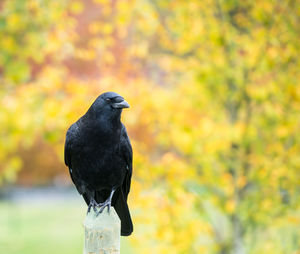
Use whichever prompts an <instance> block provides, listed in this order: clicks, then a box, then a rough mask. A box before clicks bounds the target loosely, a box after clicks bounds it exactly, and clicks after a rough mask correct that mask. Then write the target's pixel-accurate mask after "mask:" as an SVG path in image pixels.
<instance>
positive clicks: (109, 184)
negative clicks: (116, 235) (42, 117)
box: [64, 92, 133, 236]
mask: <svg viewBox="0 0 300 254" xmlns="http://www.w3.org/2000/svg"><path fill="white" fill-rule="evenodd" d="M123 108H129V104H128V102H126V101H125V100H124V98H123V97H122V96H120V95H119V94H117V93H115V92H106V93H103V94H101V95H100V96H98V98H97V99H96V100H95V101H94V103H93V104H92V105H91V107H90V108H89V109H88V111H87V112H86V113H85V115H83V116H82V117H81V118H79V120H78V121H77V122H75V123H73V124H72V125H71V127H70V128H69V129H68V131H67V134H66V141H65V153H64V155H65V156H64V158H65V164H66V165H67V167H68V168H69V172H70V176H71V179H72V181H73V183H74V184H75V186H76V188H77V190H78V192H79V193H80V194H81V195H82V196H83V198H84V200H85V202H86V203H87V205H88V210H87V212H88V213H89V212H90V210H91V208H93V210H94V211H95V212H96V214H97V215H98V214H99V213H102V211H103V210H104V208H105V207H108V211H109V209H110V207H111V206H113V207H114V208H115V210H116V212H117V214H118V216H119V218H120V220H121V235H122V236H128V235H130V234H131V233H132V231H133V225H132V220H131V216H130V212H129V208H128V205H127V197H128V193H129V191H130V184H131V175H132V147H131V143H130V140H129V138H128V135H127V131H126V128H125V126H124V125H123V124H122V122H121V113H122V109H123ZM97 208H98V209H99V210H97Z"/></svg>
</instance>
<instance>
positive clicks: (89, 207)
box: [87, 198, 100, 215]
mask: <svg viewBox="0 0 300 254" xmlns="http://www.w3.org/2000/svg"><path fill="white" fill-rule="evenodd" d="M98 206H100V204H98V203H97V202H96V201H95V199H93V198H91V201H90V204H89V206H88V210H87V214H88V213H89V212H90V211H91V208H92V207H93V210H94V212H95V213H96V214H97V215H98V211H97V208H96V207H98Z"/></svg>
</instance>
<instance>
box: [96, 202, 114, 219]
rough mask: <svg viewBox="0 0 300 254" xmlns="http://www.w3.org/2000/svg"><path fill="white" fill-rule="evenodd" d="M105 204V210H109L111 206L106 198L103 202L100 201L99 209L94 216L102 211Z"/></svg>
mask: <svg viewBox="0 0 300 254" xmlns="http://www.w3.org/2000/svg"><path fill="white" fill-rule="evenodd" d="M106 206H107V211H108V212H109V211H110V208H111V201H108V200H106V201H105V202H103V203H100V204H99V207H100V210H99V211H98V212H97V213H96V216H98V215H99V214H100V213H102V212H103V210H104V209H105V207H106Z"/></svg>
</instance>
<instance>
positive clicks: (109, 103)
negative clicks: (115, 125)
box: [89, 92, 129, 118]
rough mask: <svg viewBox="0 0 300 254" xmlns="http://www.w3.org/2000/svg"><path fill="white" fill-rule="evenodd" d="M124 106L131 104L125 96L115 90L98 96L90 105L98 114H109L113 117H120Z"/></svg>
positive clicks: (127, 106)
mask: <svg viewBox="0 0 300 254" xmlns="http://www.w3.org/2000/svg"><path fill="white" fill-rule="evenodd" d="M123 108H129V104H128V102H127V101H125V100H124V98H123V97H122V96H121V95H119V94H117V93H115V92H106V93H103V94H101V95H100V96H98V98H97V99H96V100H95V102H94V103H93V104H92V106H91V107H90V109H89V111H92V112H93V113H94V114H96V115H98V116H99V115H101V116H103V115H107V116H110V117H112V118H114V117H119V116H120V115H121V112H122V109H123Z"/></svg>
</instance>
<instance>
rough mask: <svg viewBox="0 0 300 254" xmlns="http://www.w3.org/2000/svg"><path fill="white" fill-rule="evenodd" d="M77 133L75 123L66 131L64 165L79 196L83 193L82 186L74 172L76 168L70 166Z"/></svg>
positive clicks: (76, 173)
mask: <svg viewBox="0 0 300 254" xmlns="http://www.w3.org/2000/svg"><path fill="white" fill-rule="evenodd" d="M77 133H78V126H77V123H74V124H72V125H71V127H70V128H69V129H68V131H67V134H66V142H65V154H64V156H65V164H66V165H67V166H68V168H69V172H70V176H71V179H72V181H73V183H74V184H75V186H76V188H77V190H78V192H79V193H80V194H83V193H84V189H83V185H82V182H81V180H80V177H79V175H78V172H77V171H76V168H73V165H72V151H73V147H74V146H75V145H76V144H75V142H76V139H77Z"/></svg>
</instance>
